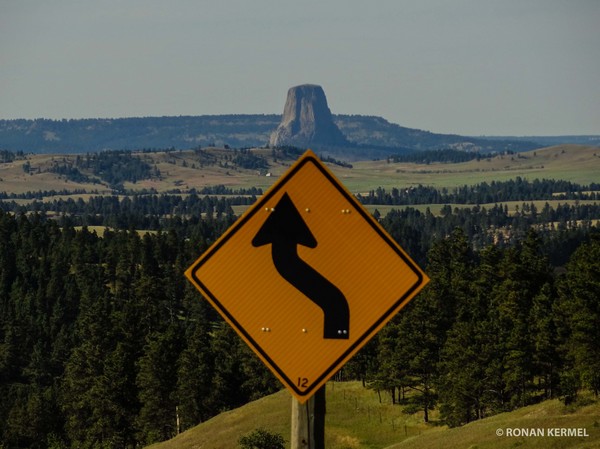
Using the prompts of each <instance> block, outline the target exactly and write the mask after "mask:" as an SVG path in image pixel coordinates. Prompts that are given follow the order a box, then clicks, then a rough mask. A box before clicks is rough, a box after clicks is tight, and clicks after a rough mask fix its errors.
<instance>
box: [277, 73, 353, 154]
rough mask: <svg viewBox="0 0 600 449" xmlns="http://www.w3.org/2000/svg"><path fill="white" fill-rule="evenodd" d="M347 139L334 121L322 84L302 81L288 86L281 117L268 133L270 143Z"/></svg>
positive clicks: (334, 142) (320, 142) (323, 142)
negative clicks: (294, 85) (276, 125)
mask: <svg viewBox="0 0 600 449" xmlns="http://www.w3.org/2000/svg"><path fill="white" fill-rule="evenodd" d="M347 144H348V141H347V140H346V138H345V137H344V135H343V134H342V132H341V131H340V130H339V128H338V127H337V126H336V124H335V123H334V122H333V118H332V116H331V111H330V110H329V107H328V106H327V99H326V98H325V92H323V89H322V88H321V86H317V85H314V84H303V85H301V86H296V87H291V88H290V89H289V90H288V94H287V100H286V102H285V108H284V110H283V117H282V118H281V123H280V124H279V126H278V127H277V129H276V130H275V131H274V132H273V133H272V134H271V138H270V139H269V145H270V146H279V145H293V146H300V147H307V146H310V145H327V146H339V145H347Z"/></svg>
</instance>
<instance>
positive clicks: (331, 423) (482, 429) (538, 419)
mask: <svg viewBox="0 0 600 449" xmlns="http://www.w3.org/2000/svg"><path fill="white" fill-rule="evenodd" d="M382 399H383V401H384V402H386V403H380V402H379V397H378V395H377V393H376V392H375V391H373V390H368V389H365V388H363V387H362V386H361V385H360V384H359V383H358V382H330V383H329V384H328V385H327V415H326V424H325V426H326V429H325V433H326V436H325V439H326V441H325V446H326V447H327V448H328V449H355V448H356V449H358V448H366V449H392V448H393V449H403V448H407V449H408V448H411V449H420V448H423V449H425V448H427V449H436V448H440V449H452V448H465V449H466V448H471V449H475V448H478V449H483V448H511V447H517V446H518V447H520V448H523V449H529V448H531V449H534V448H536V449H537V448H565V449H567V448H599V447H600V403H599V402H598V401H593V400H591V399H590V398H588V400H587V402H588V405H582V406H579V407H577V406H569V407H565V406H564V405H563V404H562V403H561V402H559V401H558V400H552V401H546V402H543V403H541V404H537V405H534V406H530V407H525V408H522V409H519V410H516V411H514V412H511V413H503V414H500V415H497V416H492V417H490V418H487V419H483V420H481V421H477V422H474V423H471V424H469V425H466V426H464V427H460V428H455V429H448V428H447V427H445V426H440V425H437V424H436V423H435V417H436V414H435V413H434V415H433V416H434V421H433V422H432V423H430V424H428V425H426V424H424V423H423V422H422V414H421V413H417V414H414V415H407V414H404V413H402V406H399V405H391V404H389V401H388V398H387V397H385V396H382ZM290 404H291V396H290V394H289V393H288V392H287V391H280V392H279V393H276V394H274V395H271V396H268V397H265V398H263V399H260V400H258V401H254V402H252V403H250V404H247V405H245V406H243V407H240V408H238V409H236V410H232V411H229V412H226V413H223V414H221V415H218V416H216V417H215V418H213V419H211V420H209V421H207V422H205V423H203V424H200V425H198V426H197V427H194V428H192V429H190V430H188V431H187V432H184V433H182V434H180V435H178V436H177V437H175V438H173V439H172V440H169V441H165V442H163V443H159V444H154V445H152V446H149V447H148V449H175V448H177V449H188V448H189V449H191V448H202V449H231V448H235V447H236V446H237V441H238V439H239V437H240V436H242V435H245V434H247V433H249V432H251V431H253V430H254V429H257V428H259V427H262V428H265V429H267V430H269V431H270V432H275V433H279V434H281V435H283V437H284V439H285V440H286V441H289V433H290V425H289V422H290V413H291V405H290ZM522 428H527V429H530V428H536V429H544V431H545V432H546V433H547V432H548V430H547V429H548V428H573V429H577V428H581V429H585V430H584V432H585V433H586V434H587V435H588V436H587V437H549V436H545V437H523V436H521V437H515V436H506V433H507V432H513V434H514V433H516V432H518V430H513V429H522ZM497 429H501V430H502V432H503V433H504V435H503V436H498V435H497V433H496V431H497Z"/></svg>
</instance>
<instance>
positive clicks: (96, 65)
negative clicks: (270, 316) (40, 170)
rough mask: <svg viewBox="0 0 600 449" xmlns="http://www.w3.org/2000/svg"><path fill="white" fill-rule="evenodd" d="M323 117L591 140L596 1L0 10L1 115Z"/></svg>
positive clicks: (132, 1)
mask: <svg viewBox="0 0 600 449" xmlns="http://www.w3.org/2000/svg"><path fill="white" fill-rule="evenodd" d="M303 83H314V84H320V85H321V86H323V88H324V90H325V93H326V95H327V98H328V101H329V106H330V109H331V110H332V112H333V113H341V114H368V115H380V116H383V117H384V118H386V119H387V120H389V121H391V122H394V123H398V124H401V125H403V126H409V127H414V128H420V129H426V130H430V131H434V132H446V133H457V134H471V135H480V134H486V135H533V134H536V135H557V134H600V0H370V1H369V0H329V1H328V0H302V1H298V0H296V1H287V0H218V1H217V0H210V1H208V0H160V1H159V0H129V1H123V0H93V1H82V0H39V1H34V0H0V118H4V119H6V118H37V117H46V118H90V117H130V116H162V115H201V114H227V113H281V112H282V111H283V105H284V102H285V96H286V93H287V89H288V88H289V87H291V86H293V85H297V84H303Z"/></svg>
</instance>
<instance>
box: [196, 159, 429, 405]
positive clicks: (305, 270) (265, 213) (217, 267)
mask: <svg viewBox="0 0 600 449" xmlns="http://www.w3.org/2000/svg"><path fill="white" fill-rule="evenodd" d="M185 274H186V276H187V278H188V279H189V280H190V281H191V282H192V284H194V285H195V286H196V288H198V290H200V292H201V293H202V294H203V295H204V296H205V297H206V299H207V300H208V301H209V302H210V303H211V304H212V305H213V306H214V307H215V308H216V309H217V311H218V312H219V313H220V314H221V315H222V316H223V318H225V320H226V321H227V322H228V323H229V324H230V325H231V326H232V327H233V328H234V329H235V330H236V331H237V333H238V334H239V335H240V337H242V338H243V339H244V341H245V342H246V343H247V344H248V345H249V346H250V347H251V348H252V349H253V350H254V352H256V354H257V355H258V356H259V357H260V358H261V359H262V361H263V362H264V363H265V364H266V365H267V366H268V367H269V368H270V369H271V371H273V373H274V374H275V375H276V376H277V377H278V378H279V379H280V380H281V382H283V384H284V385H285V386H286V387H287V388H288V389H289V390H290V391H291V392H292V394H294V396H296V398H297V399H298V400H299V401H300V402H305V401H306V400H307V399H309V398H310V397H311V396H312V395H313V394H314V393H315V392H316V390H317V389H318V388H319V387H321V386H322V385H323V384H324V383H325V382H327V380H328V379H329V378H330V377H331V376H332V375H333V374H335V373H336V372H337V371H338V370H339V369H340V368H341V367H342V366H343V365H344V364H345V363H346V362H347V361H348V360H349V359H350V358H351V357H352V356H353V355H354V354H356V352H357V351H358V350H359V349H360V348H361V347H362V346H364V345H365V344H366V343H367V342H368V341H369V340H370V339H371V337H373V336H374V335H375V334H376V333H377V332H378V331H379V330H380V329H381V328H382V327H383V326H384V325H385V324H386V323H387V322H388V321H389V320H390V319H391V318H392V317H393V316H394V315H395V314H396V312H398V311H399V310H400V309H401V308H402V307H403V306H404V305H405V304H406V303H408V301H410V300H411V299H412V298H413V297H414V296H415V295H416V294H417V293H418V292H419V291H420V290H421V289H422V288H423V287H424V286H425V284H427V282H429V279H428V278H427V276H426V275H425V273H423V271H421V269H420V268H419V267H418V266H417V265H416V264H415V263H414V262H413V261H412V260H411V259H410V257H409V256H408V255H407V254H406V253H405V252H404V250H402V248H400V246H398V244H397V243H396V242H395V241H394V240H393V239H392V238H391V237H390V236H389V235H388V234H387V232H386V231H385V230H384V229H383V228H382V227H381V226H380V225H379V223H377V221H376V220H375V219H374V218H373V217H372V216H371V215H370V214H369V212H368V211H367V210H366V209H364V208H363V206H362V205H361V204H360V203H359V202H358V201H357V200H356V198H355V197H354V196H353V195H352V194H351V193H350V192H349V191H347V190H346V189H345V188H344V187H343V186H342V184H341V183H340V182H339V181H338V180H337V179H336V178H335V176H334V175H333V174H332V173H331V172H330V171H329V169H328V168H327V167H325V165H323V163H322V162H321V161H320V160H319V159H318V158H317V156H316V155H315V154H314V153H313V152H312V151H310V150H309V151H307V152H306V153H305V154H304V155H303V156H302V157H301V158H300V159H299V160H298V161H297V162H296V163H295V164H294V165H293V166H292V167H291V168H290V169H289V170H288V171H287V172H286V173H285V174H284V175H283V176H282V177H281V179H279V180H278V181H277V182H276V183H275V184H274V185H273V186H272V187H271V188H270V189H269V190H268V191H267V192H266V193H265V194H264V195H263V196H262V197H261V198H260V199H259V200H258V201H257V202H256V203H255V204H254V205H253V206H252V207H251V208H250V209H248V210H247V211H246V212H245V213H244V215H242V216H241V217H240V219H239V220H237V221H236V222H235V223H234V224H233V225H232V226H231V228H229V229H228V230H227V231H226V232H225V234H223V236H221V238H220V239H219V240H217V241H216V242H215V243H214V244H213V245H212V246H211V247H210V248H209V249H208V250H207V251H206V253H204V254H203V255H202V256H201V257H200V258H199V259H198V260H197V261H196V262H194V264H193V265H192V266H191V267H190V268H189V269H188V270H187V271H186V273H185Z"/></svg>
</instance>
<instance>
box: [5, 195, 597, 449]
mask: <svg viewBox="0 0 600 449" xmlns="http://www.w3.org/2000/svg"><path fill="white" fill-rule="evenodd" d="M563 191H564V190H563ZM248 193H249V192H248ZM252 193H259V192H252ZM238 197H239V198H252V197H251V195H250V197H247V196H242V195H241V194H240V195H239V196H238ZM190 198H191V199H190ZM219 201H221V203H219ZM0 204H1V207H0V397H1V398H2V401H0V447H4V448H5V449H8V448H46V447H50V448H53V449H59V448H94V449H95V448H136V447H143V446H144V445H146V444H149V443H152V442H155V441H160V440H164V439H168V438H170V437H172V436H173V435H175V434H176V433H177V432H178V431H183V430H185V429H187V428H190V427H192V426H194V425H196V424H197V423H199V422H202V421H204V420H206V419H208V418H210V417H211V416H214V415H215V414H218V413H220V412H222V411H224V410H227V409H231V408H234V407H237V406H239V405H241V404H244V403H245V402H247V401H249V400H252V399H255V398H258V397H260V396H262V395H265V394H268V393H271V392H274V391H276V390H277V389H279V388H281V386H280V384H279V382H278V381H276V380H275V379H274V377H273V376H272V375H271V374H270V373H269V372H268V371H267V369H266V368H265V367H264V366H263V365H262V363H261V362H260V361H259V360H258V359H257V358H256V357H255V356H254V355H253V354H252V353H251V352H250V351H249V350H248V349H247V348H246V347H245V345H244V344H243V343H242V342H241V340H240V339H239V338H238V337H237V336H236V335H235V334H234V333H233V331H232V330H230V328H229V327H228V326H227V325H226V324H224V323H223V322H222V320H221V319H220V318H219V317H218V316H217V314H216V313H215V312H214V311H213V310H212V309H211V308H210V307H209V306H208V305H207V302H205V301H202V300H201V297H200V295H199V293H198V292H197V291H196V290H195V289H194V288H193V287H191V285H189V283H188V282H187V280H185V278H184V277H183V272H184V271H185V269H186V268H187V267H188V266H189V265H190V264H191V263H192V262H193V261H194V260H195V259H196V258H197V257H198V256H199V255H200V254H201V253H202V252H203V251H204V250H205V249H206V248H208V246H209V245H210V244H211V243H212V242H214V241H215V240H216V239H217V238H218V237H219V236H220V235H221V234H222V233H223V232H224V231H225V230H226V229H227V228H228V227H229V226H230V225H231V224H232V223H233V222H234V220H235V216H234V215H233V212H232V210H231V204H230V203H227V200H226V199H216V198H215V197H211V196H201V195H190V196H188V197H187V199H186V200H184V199H182V198H181V197H174V196H173V197H172V196H168V195H165V196H161V195H148V196H140V197H138V198H124V199H123V198H121V199H119V198H118V197H106V198H102V199H101V197H98V198H92V199H90V200H89V201H83V200H81V201H65V202H64V203H56V204H54V203H52V204H54V207H53V208H49V209H48V210H45V209H43V207H44V204H45V203H42V202H38V203H36V204H37V206H36V208H33V209H31V208H28V207H27V208H25V209H22V210H19V209H18V208H15V209H13V210H10V211H9V209H11V207H9V206H11V205H12V204H13V203H12V202H4V203H0ZM58 204H61V207H63V206H64V208H63V209H60V208H58ZM69 207H70V208H72V209H69ZM534 208H535V206H534ZM28 209H29V210H28ZM50 209H52V210H50ZM54 209H56V210H54ZM56 211H60V212H59V213H58V214H56ZM50 212H52V214H50ZM379 219H380V222H381V223H382V225H383V226H384V227H385V228H386V229H387V230H388V231H389V232H390V233H391V235H392V236H393V237H394V238H395V239H396V240H397V241H398V242H399V243H400V245H401V246H402V247H403V248H405V249H406V250H407V252H408V253H409V254H411V256H413V257H414V258H415V259H417V260H418V261H419V263H420V264H422V266H423V267H424V269H425V271H426V272H427V274H428V275H429V276H430V278H431V283H430V284H429V285H428V286H427V287H426V288H425V290H424V291H423V292H422V293H420V294H419V295H418V296H417V297H416V298H415V299H414V300H413V301H412V302H411V303H410V304H409V305H408V306H407V307H406V308H405V309H404V310H403V311H402V312H401V313H400V314H398V315H397V317H396V318H394V320H393V321H392V322H391V323H390V324H389V325H388V326H386V327H385V328H384V330H383V331H382V332H380V334H379V335H378V336H377V337H376V338H375V339H374V340H373V341H372V342H371V343H369V344H368V345H367V346H366V347H365V348H364V349H363V350H362V351H361V352H360V353H359V354H358V355H357V356H356V357H355V358H354V359H353V360H351V361H350V362H349V363H348V364H347V365H346V367H345V368H344V369H343V376H344V377H345V378H347V379H349V378H354V379H362V380H364V382H365V385H366V386H368V387H371V388H375V389H378V390H379V391H381V392H382V394H383V393H384V392H387V394H388V397H389V398H390V400H394V401H395V402H396V403H398V404H400V405H399V406H401V407H403V408H404V409H405V410H407V411H417V410H420V411H421V412H422V413H423V416H424V418H425V419H428V412H430V411H431V410H432V409H434V408H436V409H438V410H439V411H440V413H441V419H442V420H443V421H444V422H446V423H448V424H449V425H452V426H456V425H461V424H464V423H467V422H469V421H473V420H475V419H479V418H482V417H485V416H489V415H491V414H494V413H499V412H502V411H507V410H511V409H513V408H516V407H521V406H523V405H527V404H530V403H533V402H537V401H540V400H542V399H545V398H550V397H559V398H561V399H563V400H564V401H565V402H569V401H573V400H574V399H575V398H576V397H577V394H578V392H579V391H581V390H582V389H586V390H591V391H592V392H594V394H596V395H597V394H598V393H599V391H600V362H599V361H600V338H599V337H598V331H597V330H598V329H599V328H600V233H599V231H598V227H597V225H594V221H595V220H597V219H598V211H597V210H596V209H594V208H593V206H585V205H578V204H572V205H566V204H565V205H564V206H560V207H558V208H552V207H550V206H549V205H548V206H547V207H545V208H544V209H543V210H532V207H531V205H529V204H528V203H525V204H524V205H523V206H522V207H520V208H519V210H518V211H517V212H516V213H515V212H513V211H511V213H509V211H508V210H507V208H506V207H504V206H502V205H501V204H498V205H496V206H495V207H493V208H488V209H487V210H486V209H484V208H482V207H480V206H477V205H475V206H474V207H472V208H466V209H458V208H457V209H454V210H452V208H451V207H450V206H448V207H447V208H444V210H443V213H442V215H440V216H435V215H433V214H431V213H430V212H429V211H426V212H419V211H418V210H416V209H412V208H406V209H401V210H396V211H392V212H390V213H388V214H387V215H386V216H385V217H380V218H379ZM98 223H100V224H103V225H106V226H109V227H110V228H109V229H107V230H106V231H105V232H104V234H103V235H102V236H101V237H100V236H99V235H97V234H96V232H93V231H90V229H89V228H87V226H91V225H92V224H98ZM75 226H83V228H82V229H79V228H78V229H77V230H76V228H75ZM138 229H153V230H154V231H155V232H153V233H144V234H143V235H142V234H141V233H139V232H137V230H138ZM409 393H410V394H409ZM178 422H179V428H178V426H177V423H178Z"/></svg>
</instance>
